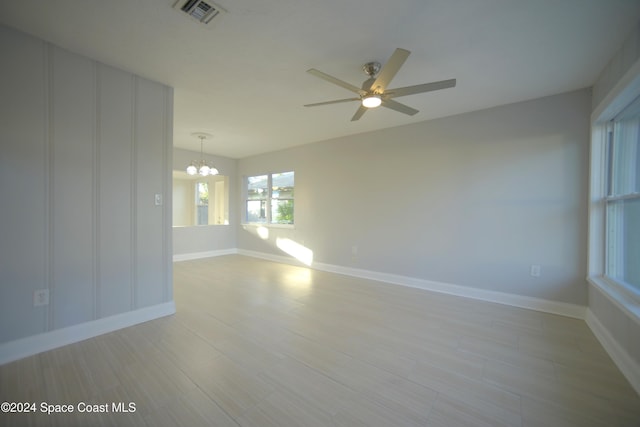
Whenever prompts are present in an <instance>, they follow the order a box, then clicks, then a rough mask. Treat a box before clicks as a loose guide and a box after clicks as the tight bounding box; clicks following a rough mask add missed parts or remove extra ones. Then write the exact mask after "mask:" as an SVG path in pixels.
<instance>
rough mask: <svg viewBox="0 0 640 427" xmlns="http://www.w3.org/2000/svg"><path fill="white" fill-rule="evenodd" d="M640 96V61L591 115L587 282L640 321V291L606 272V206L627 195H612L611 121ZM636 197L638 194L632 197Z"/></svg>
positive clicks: (607, 242) (607, 243)
mask: <svg viewBox="0 0 640 427" xmlns="http://www.w3.org/2000/svg"><path fill="white" fill-rule="evenodd" d="M639 96H640V62H639V63H638V64H636V66H634V67H632V69H631V70H629V72H628V73H627V74H626V75H625V76H624V77H623V78H622V79H621V81H620V82H619V84H618V85H617V86H616V88H614V90H612V92H611V93H610V94H609V95H608V96H607V97H605V99H604V100H603V101H602V102H601V103H600V104H599V105H598V106H597V107H596V108H595V109H594V110H593V113H592V115H591V150H590V165H589V174H590V178H589V180H590V183H589V184H590V187H589V207H588V217H589V219H588V224H589V230H588V258H587V281H588V282H589V283H590V284H591V285H593V286H595V287H596V288H597V289H599V290H600V291H602V292H603V293H604V294H605V295H606V296H607V297H608V298H609V299H610V300H612V301H613V302H615V304H616V305H617V306H619V307H620V308H621V309H622V310H623V311H624V312H626V313H627V314H629V315H631V316H632V317H634V318H635V319H636V320H638V321H640V290H638V289H636V288H635V287H632V286H631V285H629V284H627V283H624V282H621V281H618V280H615V279H614V278H612V277H609V276H608V275H607V263H608V254H607V251H608V249H609V243H610V242H609V238H608V236H607V233H608V228H607V220H608V218H607V210H608V209H607V208H608V204H609V203H615V202H616V201H619V200H621V199H624V198H628V196H618V195H611V191H610V190H611V188H610V185H612V180H611V176H610V175H609V174H610V173H611V171H612V169H611V167H610V166H611V164H610V162H611V161H612V157H611V155H610V153H609V151H610V150H611V149H612V145H611V144H609V142H610V138H611V136H612V134H611V133H610V131H611V130H612V129H611V121H612V120H613V119H614V118H615V117H616V116H618V114H619V113H620V112H621V111H622V110H623V109H624V108H626V107H627V106H628V105H629V104H630V103H631V102H633V101H634V100H635V99H636V98H638V97H639ZM631 197H632V198H635V196H631Z"/></svg>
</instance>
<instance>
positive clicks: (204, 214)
mask: <svg viewBox="0 0 640 427" xmlns="http://www.w3.org/2000/svg"><path fill="white" fill-rule="evenodd" d="M207 224H209V184H208V183H206V182H196V225H207Z"/></svg>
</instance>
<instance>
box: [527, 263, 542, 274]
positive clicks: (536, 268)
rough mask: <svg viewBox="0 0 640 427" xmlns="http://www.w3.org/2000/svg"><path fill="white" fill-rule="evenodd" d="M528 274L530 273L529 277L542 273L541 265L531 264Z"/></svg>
mask: <svg viewBox="0 0 640 427" xmlns="http://www.w3.org/2000/svg"><path fill="white" fill-rule="evenodd" d="M529 274H531V277H540V275H541V274H542V267H541V266H539V265H538V264H532V265H531V270H530V271H529Z"/></svg>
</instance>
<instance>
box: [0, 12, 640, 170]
mask: <svg viewBox="0 0 640 427" xmlns="http://www.w3.org/2000/svg"><path fill="white" fill-rule="evenodd" d="M215 2H216V3H217V4H219V5H220V6H222V7H223V8H225V9H226V10H227V11H228V13H226V14H224V15H223V16H222V17H221V18H216V19H214V21H213V22H212V23H211V24H209V26H203V25H202V24H199V23H196V22H195V21H193V20H191V19H190V18H189V17H188V16H186V15H184V14H183V13H182V12H179V11H177V10H176V9H174V8H173V7H172V5H173V3H174V0H101V1H96V0H0V22H1V23H3V24H6V25H8V26H11V27H14V28H18V29H20V30H22V31H25V32H27V33H30V34H33V35H35V36H37V37H40V38H42V39H45V40H47V41H50V42H53V43H55V44H57V45H59V46H62V47H65V48H67V49H69V50H71V51H74V52H78V53H81V54H84V55H86V56H89V57H91V58H94V59H96V60H99V61H102V62H104V63H107V64H109V65H113V66H116V67H119V68H122V69H124V70H127V71H130V72H133V73H136V74H139V75H141V76H144V77H147V78H150V79H153V80H156V81H159V82H162V83H165V84H167V85H170V86H172V87H174V88H175V92H174V97H175V110H174V118H175V123H174V145H175V146H177V147H180V148H185V149H191V150H195V151H199V149H200V146H199V140H198V139H197V138H195V137H193V136H192V135H191V133H192V132H197V131H204V132H208V133H210V134H213V139H212V140H210V141H208V142H206V143H205V151H206V152H209V153H211V154H217V155H221V156H226V157H231V158H242V157H246V156H250V155H253V154H258V153H263V152H268V151H274V150H279V149H283V148H286V147H290V146H294V145H300V144H305V143H310V142H315V141H319V140H325V139H330V138H335V137H339V136H344V135H349V134H354V133H360V132H367V131H372V130H376V129H382V128H387V127H392V126H400V125H404V124H408V123H415V122H419V121H424V120H428V119H432V118H435V117H443V116H448V115H452V114H458V113H462V112H466V111H472V110H478V109H482V108H487V107H492V106H496V105H503V104H508V103H512V102H517V101H522V100H526V99H533V98H538V97H542V96H546V95H551V94H556V93H561V92H566V91H570V90H573V89H579V88H583V87H587V86H591V85H592V84H593V83H594V82H595V80H596V78H597V76H598V74H599V73H600V71H601V70H602V69H603V67H604V66H605V65H606V63H607V61H608V60H609V59H610V57H611V55H612V53H613V52H615V51H616V50H617V49H618V48H619V47H620V46H621V45H622V42H623V41H624V39H625V37H626V36H627V35H628V34H629V32H630V31H631V30H632V28H633V26H634V25H635V24H636V23H637V22H638V20H639V19H640V1H636V0H393V1H389V0H316V1H310V0H216V1H215ZM397 47H402V48H404V49H408V50H410V51H411V52H412V54H411V56H410V57H409V59H408V60H407V61H406V62H405V64H404V66H403V68H402V69H401V70H400V72H399V73H398V74H397V75H396V77H395V79H394V80H393V83H392V84H391V85H390V86H391V87H399V86H409V85H414V84H420V83H426V82H431V81H437V80H444V79H449V78H456V79H457V81H458V84H457V86H456V87H455V88H453V89H446V90H442V91H438V92H430V93H424V94H419V95H411V96H407V97H404V98H400V99H398V100H399V101H400V102H403V103H405V104H407V105H409V106H411V107H414V108H416V109H418V110H420V112H419V113H418V114H417V115H415V116H412V117H411V116H407V115H404V114H401V113H398V112H396V111H392V110H389V109H385V108H378V109H375V110H370V111H368V112H367V114H365V115H364V117H363V118H362V119H360V120H359V121H357V122H351V121H350V119H351V116H352V115H353V113H354V112H355V110H356V108H357V106H358V105H357V103H356V102H353V103H343V104H335V105H328V106H321V107H314V108H305V107H303V104H308V103H313V102H320V101H327V100H332V99H340V98H348V97H351V96H352V94H351V92H348V91H346V90H345V89H342V88H340V87H337V86H334V85H331V84H330V83H328V82H326V81H323V80H320V79H318V78H316V77H314V76H311V75H309V74H307V73H306V70H307V69H309V68H317V69H319V70H322V71H324V72H326V73H328V74H331V75H333V76H335V77H338V78H340V79H342V80H345V81H347V82H350V83H352V84H354V85H356V86H360V84H361V83H362V82H363V81H364V80H365V78H366V75H365V74H364V73H363V72H362V65H363V64H364V63H365V62H368V61H372V60H377V61H379V62H382V63H384V62H385V61H386V60H387V59H388V57H389V56H390V55H391V53H392V52H393V51H394V49H395V48H397Z"/></svg>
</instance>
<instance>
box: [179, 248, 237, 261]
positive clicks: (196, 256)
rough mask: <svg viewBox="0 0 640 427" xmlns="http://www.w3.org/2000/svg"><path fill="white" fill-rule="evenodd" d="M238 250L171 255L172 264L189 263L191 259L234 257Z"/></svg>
mask: <svg viewBox="0 0 640 427" xmlns="http://www.w3.org/2000/svg"><path fill="white" fill-rule="evenodd" d="M237 253H238V250H237V249H235V248H233V249H218V250H214V251H205V252H191V253H188V254H175V255H173V262H180V261H189V260H192V259H201V258H213V257H217V256H222V255H234V254H237Z"/></svg>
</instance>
